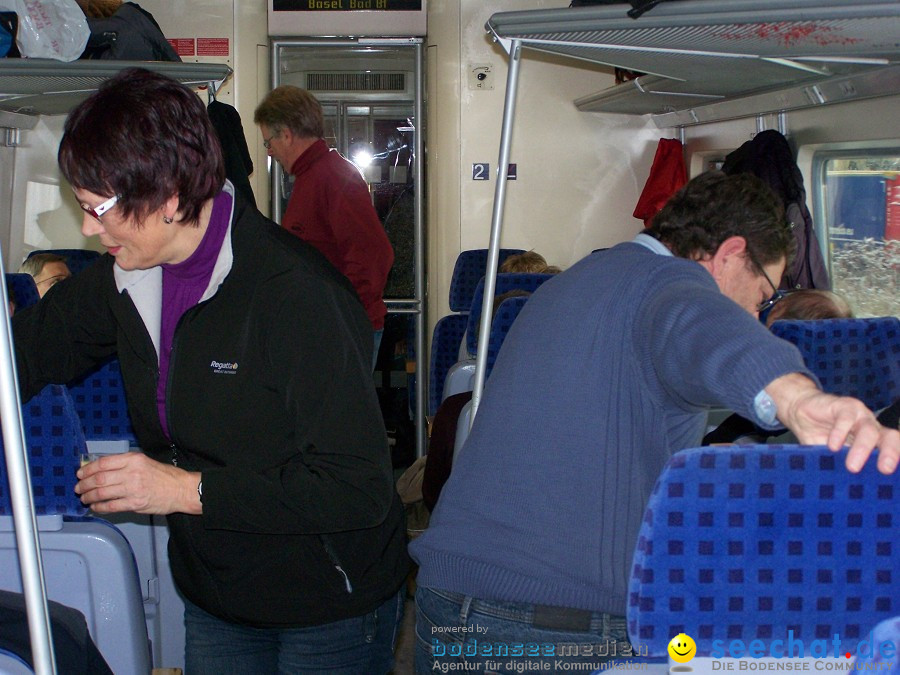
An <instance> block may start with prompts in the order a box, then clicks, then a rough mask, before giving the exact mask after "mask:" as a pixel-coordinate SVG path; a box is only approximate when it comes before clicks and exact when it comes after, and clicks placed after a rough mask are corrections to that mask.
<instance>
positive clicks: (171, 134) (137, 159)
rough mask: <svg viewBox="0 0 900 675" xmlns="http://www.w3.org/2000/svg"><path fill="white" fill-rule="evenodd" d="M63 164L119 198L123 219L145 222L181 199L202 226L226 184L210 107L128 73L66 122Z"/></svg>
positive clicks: (163, 80)
mask: <svg viewBox="0 0 900 675" xmlns="http://www.w3.org/2000/svg"><path fill="white" fill-rule="evenodd" d="M58 160H59V167H60V170H61V171H62V173H63V175H64V176H65V177H66V180H68V181H69V184H70V185H72V186H73V187H75V188H78V189H82V190H88V191H90V192H93V193H95V194H97V195H100V196H106V195H109V196H113V195H118V196H119V201H118V203H117V204H116V206H118V207H119V208H120V209H121V210H122V215H123V216H124V217H126V218H127V217H129V216H131V215H132V214H133V215H134V216H135V219H136V220H137V221H138V222H141V221H142V220H143V219H144V218H146V217H147V215H149V214H150V213H151V212H153V211H155V210H156V209H158V208H160V207H161V206H163V204H165V202H166V200H167V199H169V198H170V197H171V196H173V195H177V196H178V200H179V204H178V209H179V211H181V213H182V214H183V222H186V223H191V224H197V223H198V220H199V217H200V211H201V209H202V208H203V205H204V203H205V202H206V201H207V200H209V199H211V198H212V197H214V196H215V195H216V193H217V192H218V191H219V190H220V189H221V188H222V184H223V183H224V182H225V168H224V166H225V165H224V162H223V159H222V149H221V146H220V145H219V140H218V137H217V136H216V133H215V131H214V130H213V126H212V123H211V122H210V121H209V116H208V115H207V113H206V107H205V106H204V105H203V102H202V101H201V100H200V98H199V97H198V96H197V94H195V93H194V92H193V91H191V90H190V89H188V88H187V87H185V86H184V85H182V84H180V83H178V82H176V81H175V80H172V79H170V78H168V77H165V76H163V75H159V74H156V73H152V72H150V71H148V70H143V69H141V68H128V69H126V70H123V71H121V72H120V73H119V74H118V75H116V76H115V77H113V78H111V79H109V80H107V81H106V82H104V83H103V84H102V85H100V88H99V89H98V90H97V91H96V92H95V93H94V94H92V95H91V96H90V97H89V98H88V99H87V100H85V101H83V102H82V103H80V104H79V105H78V106H77V107H76V108H75V109H74V110H73V111H72V112H71V113H70V114H69V117H68V118H67V119H66V124H65V127H64V132H63V138H62V141H61V142H60V145H59V157H58Z"/></svg>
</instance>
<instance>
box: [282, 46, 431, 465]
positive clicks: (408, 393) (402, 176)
mask: <svg viewBox="0 0 900 675" xmlns="http://www.w3.org/2000/svg"><path fill="white" fill-rule="evenodd" d="M422 54H423V50H422V41H421V40H420V39H418V38H398V39H372V40H327V41H323V40H302V39H296V40H293V39H292V40H276V41H274V42H273V46H272V71H273V86H279V85H282V84H292V85H295V86H298V87H301V88H303V89H306V90H308V91H310V92H311V93H312V94H313V95H314V96H316V98H317V99H318V100H319V101H320V103H321V104H322V107H323V111H324V113H325V136H326V141H327V142H328V144H329V145H330V146H331V148H333V149H335V150H337V151H338V152H340V153H341V154H342V155H343V156H344V157H346V158H348V159H350V160H351V161H352V162H353V163H354V164H356V165H357V167H359V169H360V172H361V173H362V175H363V176H364V177H365V179H366V182H367V183H368V184H369V190H370V194H371V196H372V202H373V204H374V206H375V210H376V211H377V213H378V216H379V218H381V222H382V224H383V225H384V227H385V230H386V232H387V235H388V238H389V239H390V241H391V244H392V246H393V248H394V265H393V268H392V269H391V273H390V276H389V277H388V282H387V286H386V288H385V293H384V296H385V302H386V303H387V306H388V315H387V319H386V321H385V334H384V338H383V339H382V345H381V349H380V351H379V355H378V361H377V366H376V371H375V377H376V386H377V387H378V393H379V399H380V402H381V406H382V411H383V413H384V417H385V423H386V427H387V430H388V436H389V439H390V441H391V444H392V451H393V456H394V464H395V466H396V467H397V468H401V467H403V466H406V465H408V464H409V463H411V462H412V460H413V459H415V457H416V456H418V455H421V454H423V453H424V447H425V408H424V398H425V395H424V392H425V389H424V385H425V382H424V379H423V377H417V372H418V373H424V372H425V368H424V363H425V361H426V359H427V354H425V340H424V335H425V316H424V307H425V292H424V288H425V283H424V265H423V261H424V237H423V232H424V228H423V222H422V214H423V209H422V199H423V181H422V171H423V153H422V151H421V143H422V138H423V136H422V135H421V133H420V130H421V129H422V123H423V100H422V99H423V87H422V83H421V81H422V72H423V68H422ZM270 168H271V172H272V177H273V188H272V217H273V219H274V220H275V221H276V222H280V221H281V216H282V214H283V213H284V210H285V208H286V206H287V202H288V199H289V198H290V194H291V189H292V187H293V177H292V176H290V175H288V174H286V172H284V171H283V170H282V168H281V166H280V165H278V164H277V163H273V166H272V167H270ZM417 363H418V364H423V367H421V368H417V367H416V364H417Z"/></svg>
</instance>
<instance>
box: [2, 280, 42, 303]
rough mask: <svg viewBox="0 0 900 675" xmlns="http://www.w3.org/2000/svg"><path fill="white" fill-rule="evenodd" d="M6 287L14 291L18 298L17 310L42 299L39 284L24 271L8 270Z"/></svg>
mask: <svg viewBox="0 0 900 675" xmlns="http://www.w3.org/2000/svg"><path fill="white" fill-rule="evenodd" d="M6 288H7V289H8V290H10V291H12V294H13V298H15V300H16V309H17V310H19V309H25V308H26V307H31V306H32V305H33V304H34V303H36V302H37V301H38V300H40V299H41V296H40V295H39V294H38V289H37V285H36V284H35V283H34V277H33V276H31V275H30V274H25V273H24V272H8V273H7V274H6Z"/></svg>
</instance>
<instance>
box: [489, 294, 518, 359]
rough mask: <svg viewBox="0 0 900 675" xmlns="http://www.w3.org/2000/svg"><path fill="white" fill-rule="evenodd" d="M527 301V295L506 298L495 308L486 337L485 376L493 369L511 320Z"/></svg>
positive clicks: (511, 323) (513, 319) (510, 325)
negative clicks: (488, 333)
mask: <svg viewBox="0 0 900 675" xmlns="http://www.w3.org/2000/svg"><path fill="white" fill-rule="evenodd" d="M527 301H528V297H527V296H516V297H512V298H507V299H506V300H504V301H503V302H501V303H500V306H499V307H498V308H497V311H496V313H495V314H494V318H493V319H492V320H491V333H490V336H489V339H488V355H487V370H486V371H485V377H489V376H490V374H491V371H492V370H493V369H494V363H495V362H496V361H497V356H498V355H499V353H500V347H501V346H502V345H503V341H504V340H505V339H506V335H507V333H509V329H510V328H511V327H512V325H513V321H515V320H516V317H518V316H519V312H521V311H522V308H523V307H524V306H525V303H526V302H527Z"/></svg>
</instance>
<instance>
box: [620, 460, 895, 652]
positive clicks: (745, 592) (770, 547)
mask: <svg viewBox="0 0 900 675" xmlns="http://www.w3.org/2000/svg"><path fill="white" fill-rule="evenodd" d="M845 459H846V449H845V450H844V451H842V452H838V453H832V452H830V451H829V450H828V449H827V448H826V447H824V446H799V445H756V446H754V445H748V446H722V447H703V448H693V449H688V450H683V451H681V452H678V453H676V454H675V455H673V456H672V458H671V459H670V460H669V462H668V463H667V465H666V466H665V468H664V469H663V471H662V473H661V475H660V477H659V479H658V480H657V482H656V485H655V487H654V489H653V492H652V494H651V496H650V499H649V502H648V504H647V507H646V511H645V513H644V519H643V523H642V525H641V529H640V533H639V535H638V541H637V545H636V549H635V553H634V561H633V567H632V574H631V580H630V586H629V594H628V606H627V618H628V633H629V637H630V640H631V642H632V644H633V645H641V646H645V647H646V649H647V652H648V655H649V657H660V656H665V654H666V650H667V646H668V643H669V641H670V640H671V639H672V638H673V637H675V636H676V635H678V634H679V633H686V634H687V635H689V636H691V637H692V638H693V639H694V641H695V643H696V645H697V655H698V656H710V655H711V654H712V653H713V651H714V649H715V645H714V641H717V640H720V641H722V642H720V643H719V645H720V647H721V645H725V647H726V649H727V648H728V647H727V646H728V645H729V644H731V642H732V641H734V640H740V641H742V642H743V644H744V645H750V643H751V642H752V641H753V640H762V641H763V644H764V645H765V650H768V648H769V645H771V644H772V642H773V641H775V640H785V642H783V643H782V644H783V645H787V638H788V637H789V631H791V635H792V637H793V639H794V640H795V641H803V642H804V643H805V649H806V650H807V651H806V653H805V654H804V655H803V656H805V657H808V656H809V655H810V653H809V652H810V650H811V649H812V644H811V643H812V642H813V641H815V640H820V641H826V642H827V643H828V644H829V645H831V639H832V636H834V635H835V634H837V635H839V636H840V639H841V644H840V653H841V654H843V653H845V652H848V653H855V651H856V648H857V645H859V644H860V643H861V641H863V640H865V639H866V636H867V635H868V633H869V631H870V630H871V629H872V628H873V627H874V626H875V625H877V624H878V623H879V622H880V621H883V620H885V619H888V618H890V617H891V616H895V615H897V614H900V611H898V610H900V604H898V603H900V601H898V597H897V592H896V580H897V578H898V575H900V555H897V553H898V551H897V547H898V541H897V524H898V522H900V499H898V495H900V474H893V475H889V476H886V475H883V474H881V473H879V472H878V471H877V469H876V466H875V459H874V458H872V459H870V461H869V462H867V464H866V466H865V467H864V468H863V470H862V471H861V472H860V473H858V474H852V473H850V472H849V471H847V470H846V468H845V467H844V461H845ZM828 650H831V646H829V647H828ZM829 653H830V651H829ZM766 655H768V651H766ZM776 656H777V654H776ZM794 656H799V650H798V651H797V652H795V653H794Z"/></svg>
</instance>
